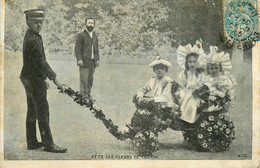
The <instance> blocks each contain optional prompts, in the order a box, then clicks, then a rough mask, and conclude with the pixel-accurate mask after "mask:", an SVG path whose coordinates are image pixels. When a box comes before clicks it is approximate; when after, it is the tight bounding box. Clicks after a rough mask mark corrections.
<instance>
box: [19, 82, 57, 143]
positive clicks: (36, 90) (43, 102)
mask: <svg viewBox="0 0 260 168" xmlns="http://www.w3.org/2000/svg"><path fill="white" fill-rule="evenodd" d="M20 79H21V82H22V84H23V86H24V88H25V91H26V97H27V116H26V139H27V143H37V142H38V141H37V137H36V120H38V125H39V129H40V135H41V139H42V143H43V145H44V146H48V145H51V144H53V138H52V134H51V129H50V126H49V105H48V101H47V85H46V82H45V80H44V79H27V78H26V79H25V78H20Z"/></svg>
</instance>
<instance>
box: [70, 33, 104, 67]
mask: <svg viewBox="0 0 260 168" xmlns="http://www.w3.org/2000/svg"><path fill="white" fill-rule="evenodd" d="M92 45H93V50H94V61H95V63H96V62H97V61H99V48H98V37H97V35H96V34H95V33H94V32H93V36H92V38H91V37H90V35H89V33H88V32H87V31H86V30H85V31H83V32H82V33H79V34H78V36H77V39H76V46H75V54H76V58H77V60H82V61H83V63H84V65H85V66H88V65H89V64H90V63H91V62H93V61H92V60H91V53H92Z"/></svg>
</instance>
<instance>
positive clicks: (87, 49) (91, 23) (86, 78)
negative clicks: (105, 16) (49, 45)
mask: <svg viewBox="0 0 260 168" xmlns="http://www.w3.org/2000/svg"><path fill="white" fill-rule="evenodd" d="M85 24H86V29H85V30H84V31H83V32H81V33H79V34H78V36H77V39H76V46H75V54H76V58H77V65H78V66H79V73H80V94H81V95H82V97H83V98H85V99H90V100H93V99H92V98H91V88H92V85H93V74H94V71H95V68H96V67H97V66H99V48H98V37H97V35H96V34H95V33H94V32H93V29H94V27H95V20H94V19H93V18H86V19H85Z"/></svg>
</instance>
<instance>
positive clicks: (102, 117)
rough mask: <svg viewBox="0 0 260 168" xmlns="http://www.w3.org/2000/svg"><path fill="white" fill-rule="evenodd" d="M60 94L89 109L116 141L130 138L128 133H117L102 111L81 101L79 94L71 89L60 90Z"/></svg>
mask: <svg viewBox="0 0 260 168" xmlns="http://www.w3.org/2000/svg"><path fill="white" fill-rule="evenodd" d="M60 92H61V93H64V94H67V95H69V96H70V97H72V98H73V100H74V101H75V102H76V103H78V104H80V105H81V106H85V107H87V108H89V109H90V111H91V112H92V113H93V114H94V116H95V118H97V119H99V120H101V121H102V122H103V124H104V125H105V127H106V128H107V129H108V131H109V132H110V133H111V134H112V135H113V136H114V137H116V138H117V139H119V140H126V139H128V138H130V139H131V138H132V137H131V136H130V135H129V132H122V131H119V130H118V126H116V125H115V124H114V123H113V121H112V120H111V119H107V118H106V115H105V114H104V113H103V111H102V110H101V109H100V108H99V107H98V106H97V105H96V104H94V102H93V101H91V100H86V99H83V97H82V96H81V95H80V94H79V92H75V91H74V90H73V89H71V88H65V89H60Z"/></svg>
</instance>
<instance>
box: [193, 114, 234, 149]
mask: <svg viewBox="0 0 260 168" xmlns="http://www.w3.org/2000/svg"><path fill="white" fill-rule="evenodd" d="M196 134H197V137H196V138H197V142H198V144H199V147H200V149H202V150H203V151H211V152H218V151H223V150H225V149H227V148H229V145H230V144H231V142H232V140H233V139H235V129H234V124H233V122H232V119H231V116H230V114H228V113H226V112H219V113H209V114H206V115H205V116H203V117H201V118H200V119H199V121H198V125H197V130H196Z"/></svg>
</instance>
